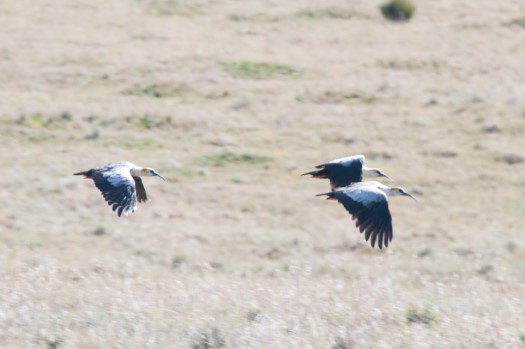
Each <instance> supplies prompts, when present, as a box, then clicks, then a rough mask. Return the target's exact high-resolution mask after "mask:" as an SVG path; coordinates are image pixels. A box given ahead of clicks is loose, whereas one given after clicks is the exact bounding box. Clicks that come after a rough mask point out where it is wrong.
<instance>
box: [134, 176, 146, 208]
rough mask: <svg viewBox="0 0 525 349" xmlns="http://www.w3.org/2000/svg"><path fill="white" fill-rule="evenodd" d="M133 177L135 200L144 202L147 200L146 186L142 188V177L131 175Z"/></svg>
mask: <svg viewBox="0 0 525 349" xmlns="http://www.w3.org/2000/svg"><path fill="white" fill-rule="evenodd" d="M131 177H133V180H134V181H135V190H136V191H137V200H138V201H139V202H146V201H148V195H147V194H146V188H144V184H142V178H140V177H139V176H131Z"/></svg>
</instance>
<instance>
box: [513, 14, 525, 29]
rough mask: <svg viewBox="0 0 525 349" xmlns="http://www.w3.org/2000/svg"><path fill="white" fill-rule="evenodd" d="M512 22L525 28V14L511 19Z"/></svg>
mask: <svg viewBox="0 0 525 349" xmlns="http://www.w3.org/2000/svg"><path fill="white" fill-rule="evenodd" d="M510 24H512V25H517V26H518V27H522V28H525V16H524V17H520V18H516V19H513V20H512V21H510Z"/></svg>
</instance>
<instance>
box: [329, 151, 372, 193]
mask: <svg viewBox="0 0 525 349" xmlns="http://www.w3.org/2000/svg"><path fill="white" fill-rule="evenodd" d="M323 166H324V170H325V171H326V172H327V177H328V179H330V184H331V185H332V188H340V187H346V186H348V185H350V184H352V183H356V182H361V180H362V169H363V162H362V161H361V160H360V159H358V158H356V159H352V160H351V161H347V162H329V163H327V164H324V165H323Z"/></svg>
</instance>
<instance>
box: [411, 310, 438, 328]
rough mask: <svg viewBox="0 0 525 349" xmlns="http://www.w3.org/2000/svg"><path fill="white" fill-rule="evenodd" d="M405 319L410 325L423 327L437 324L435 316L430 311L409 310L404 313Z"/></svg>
mask: <svg viewBox="0 0 525 349" xmlns="http://www.w3.org/2000/svg"><path fill="white" fill-rule="evenodd" d="M405 317H406V319H407V321H408V322H410V323H421V324H425V325H432V324H434V323H437V322H438V318H437V315H436V314H434V313H433V312H432V311H431V310H430V309H427V308H424V309H420V308H415V307H412V308H409V309H408V310H407V311H406V313H405Z"/></svg>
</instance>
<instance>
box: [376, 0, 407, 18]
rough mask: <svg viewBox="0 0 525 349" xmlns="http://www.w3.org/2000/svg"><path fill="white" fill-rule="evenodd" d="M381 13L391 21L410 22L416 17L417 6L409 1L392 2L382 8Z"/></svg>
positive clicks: (396, 0) (397, 0)
mask: <svg viewBox="0 0 525 349" xmlns="http://www.w3.org/2000/svg"><path fill="white" fill-rule="evenodd" d="M379 8H380V9H381V13H382V14H383V16H384V17H385V18H386V19H389V20H391V21H399V22H403V21H408V20H409V19H410V18H412V16H413V15H414V12H415V10H416V8H415V6H414V5H412V3H411V2H410V1H408V0H391V1H388V2H386V3H384V4H382V5H381V6H379Z"/></svg>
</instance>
